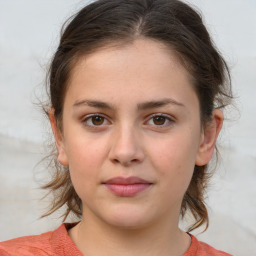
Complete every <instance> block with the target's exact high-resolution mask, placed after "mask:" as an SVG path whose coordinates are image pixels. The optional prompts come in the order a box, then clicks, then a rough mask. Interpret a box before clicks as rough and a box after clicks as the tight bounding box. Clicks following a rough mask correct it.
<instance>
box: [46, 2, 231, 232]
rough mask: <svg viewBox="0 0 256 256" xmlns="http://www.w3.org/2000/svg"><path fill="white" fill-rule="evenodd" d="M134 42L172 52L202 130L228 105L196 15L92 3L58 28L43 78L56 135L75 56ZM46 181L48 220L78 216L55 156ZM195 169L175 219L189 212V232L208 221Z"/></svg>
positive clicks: (160, 7) (145, 5)
mask: <svg viewBox="0 0 256 256" xmlns="http://www.w3.org/2000/svg"><path fill="white" fill-rule="evenodd" d="M139 38H146V39H151V40H155V41H158V42H161V43H163V44H165V45H166V46H167V47H169V48H170V49H171V50H172V51H174V52H175V53H176V54H177V56H178V57H179V59H180V60H181V62H182V64H183V65H184V67H185V68H186V69H187V70H188V72H189V73H190V75H191V77H192V78H193V86H194V89H195V91H196V93H197V96H198V99H199V103H200V115H201V123H202V127H204V126H205V125H206V124H207V122H209V120H211V117H212V113H213V110H214V109H215V108H224V107H225V106H227V105H229V104H230V101H231V99H232V92H231V82H230V73H229V69H228V66H227V64H226V62H225V60H224V59H223V57H222V56H221V54H220V53H219V52H218V50H217V49H216V47H215V46H214V44H213V42H212V40H211V38H210V36H209V33H208V31H207V29H206V27H205V26H204V24H203V21H202V17H201V15H200V14H199V13H198V11H196V10H194V9H193V8H192V7H190V6H188V5H187V4H185V3H184V2H181V1H179V0H98V1H95V2H92V3H91V4H89V5H87V6H85V7H84V8H83V9H81V10H80V11H79V12H78V13H77V14H75V15H74V16H73V17H71V18H70V19H69V20H68V21H67V22H66V23H65V24H64V25H63V27H62V31H61V38H60V42H59V46H58V49H57V51H56V52H55V54H54V56H53V58H52V61H51V64H50V67H49V72H48V84H47V86H48V87H47V89H48V94H49V103H48V105H47V107H45V108H44V109H45V112H46V113H48V111H49V109H50V108H53V109H54V111H55V112H54V115H55V118H56V122H57V127H58V128H59V130H60V131H62V113H63V104H64V100H65V93H66V91H67V87H68V84H69V83H68V80H69V77H70V72H71V71H72V68H73V67H74V66H75V64H76V62H77V61H78V59H79V58H80V57H81V56H84V55H86V54H89V53H93V52H94V51H97V50H98V49H100V48H103V47H109V46H111V45H116V46H118V45H121V46H122V45H123V44H129V43H132V42H133V41H134V40H136V39H139ZM54 145H55V144H54ZM50 161H51V163H52V164H53V170H51V171H52V178H51V181H50V182H48V183H47V184H46V185H44V186H43V188H44V189H47V190H48V191H49V194H53V195H54V197H53V200H52V204H51V207H50V209H49V211H48V212H47V213H46V214H45V215H44V216H48V215H50V214H51V213H53V212H54V211H56V210H58V209H59V208H61V207H62V206H63V205H66V207H67V208H66V212H65V213H64V215H63V216H64V220H65V219H66V218H67V216H68V215H69V214H70V213H74V214H75V215H76V216H77V217H79V218H81V216H82V202H81V199H80V198H79V196H78V195H77V193H76V191H75V189H74V187H73V185H72V182H71V179H70V173H69V170H68V167H64V166H61V165H60V164H59V163H58V161H57V150H56V148H55V146H54V150H53V152H52V154H51V155H50ZM207 167H208V166H207V165H204V166H195V167H194V172H193V176H192V179H191V182H190V185H189V187H188V189H187V191H186V193H185V195H184V198H183V201H182V205H181V212H180V214H181V217H182V218H183V217H184V216H185V213H186V212H187V211H188V210H189V211H190V212H191V213H192V215H193V217H194V223H193V224H192V225H191V226H190V227H189V229H188V230H189V231H191V230H193V229H195V228H198V227H199V226H201V225H203V224H206V228H205V230H206V229H207V227H208V223H209V218H208V213H207V208H206V204H205V191H206V188H207V184H208V181H209V177H210V171H209V170H208V168H207Z"/></svg>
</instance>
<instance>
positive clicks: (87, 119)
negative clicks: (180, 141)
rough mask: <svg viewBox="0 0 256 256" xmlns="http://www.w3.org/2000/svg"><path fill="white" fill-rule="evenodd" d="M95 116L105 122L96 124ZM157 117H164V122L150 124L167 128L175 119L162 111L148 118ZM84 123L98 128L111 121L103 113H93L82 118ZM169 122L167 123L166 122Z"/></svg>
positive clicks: (148, 119)
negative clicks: (93, 119) (93, 120)
mask: <svg viewBox="0 0 256 256" xmlns="http://www.w3.org/2000/svg"><path fill="white" fill-rule="evenodd" d="M93 117H100V118H103V123H102V124H99V125H95V124H93V123H92V118H93ZM156 117H161V118H164V124H160V125H156V124H150V126H155V127H157V128H165V127H168V126H170V125H172V124H173V123H174V119H173V118H171V117H170V116H169V115H165V114H162V113H156V114H153V115H150V116H149V117H148V118H147V121H146V123H147V122H149V121H150V120H153V118H156ZM89 120H90V123H91V124H88V122H89ZM82 122H83V124H84V125H86V126H87V127H90V128H93V129H95V128H96V129H97V128H100V127H102V126H104V125H106V123H105V122H108V123H110V122H109V121H107V118H106V117H105V116H104V115H103V114H101V113H95V114H91V115H88V116H86V117H85V118H84V119H83V120H82ZM166 122H167V124H166Z"/></svg>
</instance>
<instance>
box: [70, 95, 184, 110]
mask: <svg viewBox="0 0 256 256" xmlns="http://www.w3.org/2000/svg"><path fill="white" fill-rule="evenodd" d="M169 104H171V105H176V106H181V107H184V104H182V103H180V102H178V101H176V100H174V99H171V98H165V99H161V100H152V101H147V102H143V103H139V104H138V105H137V108H138V110H147V109H152V108H159V107H163V106H166V105H169ZM83 105H87V106H89V107H94V108H101V109H115V107H114V106H112V105H111V104H108V103H106V102H103V101H98V100H80V101H76V102H75V103H74V105H73V107H78V106H83Z"/></svg>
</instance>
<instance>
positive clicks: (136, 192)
mask: <svg viewBox="0 0 256 256" xmlns="http://www.w3.org/2000/svg"><path fill="white" fill-rule="evenodd" d="M215 119H216V118H215ZM52 127H53V130H54V132H55V137H56V142H57V147H58V152H59V157H58V159H59V161H60V163H62V164H63V165H68V166H69V170H70V175H71V179H72V182H73V185H74V188H75V190H76V192H77V194H78V195H79V197H80V198H81V200H82V203H83V218H84V219H86V220H90V219H94V220H98V221H101V222H104V223H107V224H110V225H115V226H120V227H126V228H134V227H145V226H147V225H150V224H152V223H157V222H160V221H172V222H178V218H179V212H180V206H181V202H182V198H183V196H184V193H185V192H186V189H187V187H188V185H189V183H190V180H191V177H192V174H193V170H194V166H195V164H198V165H202V164H206V162H208V161H209V159H210V157H211V154H212V151H211V152H210V150H209V145H208V144H209V142H210V141H211V142H212V144H214V141H215V138H216V136H217V135H216V129H215V134H214V135H211V134H212V133H211V132H208V134H210V135H207V133H206V132H205V131H202V129H201V124H200V110H199V102H198V97H197V95H196V93H195V91H194V89H193V85H192V84H191V81H190V76H189V74H188V72H187V71H186V70H185V69H184V67H183V66H182V65H181V64H180V62H179V60H178V58H177V57H176V56H175V54H174V53H172V52H171V51H170V50H168V49H167V48H166V47H164V46H163V45H162V44H161V43H158V42H154V41H151V40H149V39H140V40H136V41H134V42H133V43H132V44H129V45H126V46H123V47H119V48H117V47H116V48H114V47H112V48H111V47H109V48H107V49H102V50H98V51H96V52H95V53H92V54H91V55H88V56H84V57H82V58H80V60H79V61H78V62H77V64H76V65H75V67H74V69H73V70H72V74H71V77H70V82H69V86H68V90H67V93H66V97H65V102H64V109H63V130H62V132H61V134H60V132H59V131H57V128H56V126H55V125H54V122H52ZM57 133H59V135H56V134H57ZM207 143H208V144H207ZM207 145H208V146H207ZM211 150H213V149H212V147H211ZM206 152H207V153H206Z"/></svg>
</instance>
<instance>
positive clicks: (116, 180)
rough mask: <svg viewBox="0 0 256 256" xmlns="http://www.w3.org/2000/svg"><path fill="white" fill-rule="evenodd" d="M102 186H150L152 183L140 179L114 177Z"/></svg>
mask: <svg viewBox="0 0 256 256" xmlns="http://www.w3.org/2000/svg"><path fill="white" fill-rule="evenodd" d="M103 183H104V184H119V185H131V184H152V182H150V181H147V180H144V179H141V178H139V177H135V176H131V177H114V178H112V179H109V180H107V181H105V182H103Z"/></svg>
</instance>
